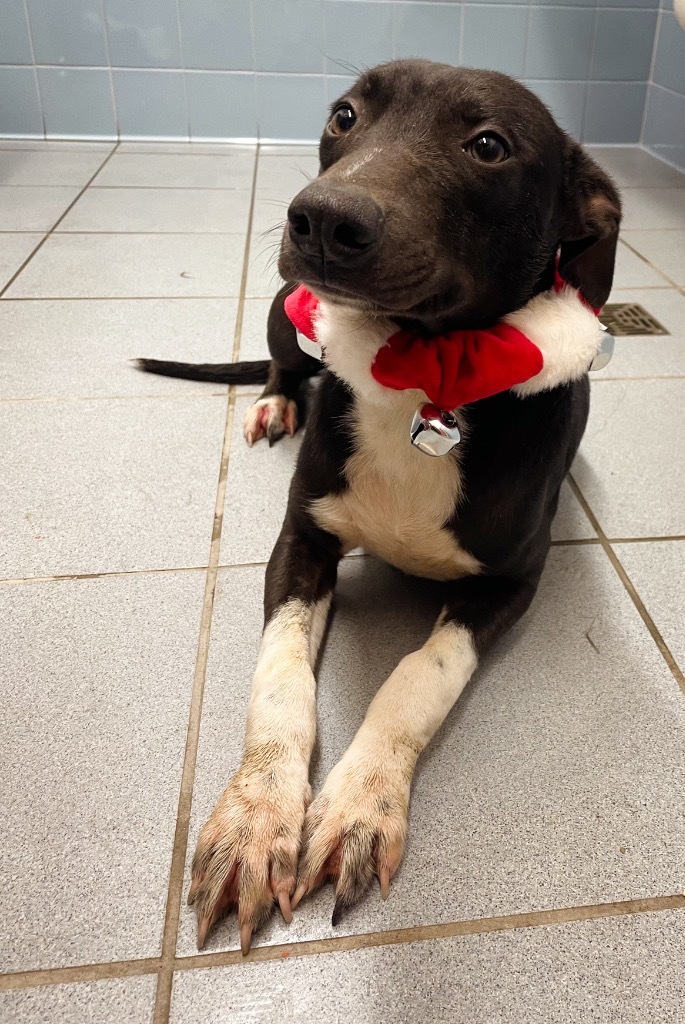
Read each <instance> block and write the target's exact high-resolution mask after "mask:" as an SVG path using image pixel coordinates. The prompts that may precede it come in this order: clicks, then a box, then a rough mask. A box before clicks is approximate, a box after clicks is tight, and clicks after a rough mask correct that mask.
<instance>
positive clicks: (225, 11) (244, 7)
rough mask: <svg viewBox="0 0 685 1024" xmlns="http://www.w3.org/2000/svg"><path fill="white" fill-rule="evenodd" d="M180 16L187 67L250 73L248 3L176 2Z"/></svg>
mask: <svg viewBox="0 0 685 1024" xmlns="http://www.w3.org/2000/svg"><path fill="white" fill-rule="evenodd" d="M179 15H180V20H181V45H182V48H183V60H184V63H185V66H186V67H187V68H211V69H216V70H218V71H251V70H252V68H253V66H254V61H253V55H252V29H251V24H250V2H249V0H228V2H227V0H179Z"/></svg>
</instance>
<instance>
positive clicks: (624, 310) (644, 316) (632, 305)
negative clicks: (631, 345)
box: [599, 302, 669, 338]
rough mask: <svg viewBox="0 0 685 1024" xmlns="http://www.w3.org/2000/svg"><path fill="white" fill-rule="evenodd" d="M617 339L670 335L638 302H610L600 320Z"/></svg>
mask: <svg viewBox="0 0 685 1024" xmlns="http://www.w3.org/2000/svg"><path fill="white" fill-rule="evenodd" d="M599 319H600V320H601V321H602V323H603V324H604V326H605V327H606V329H607V330H608V331H610V332H611V334H613V335H615V336H616V337H617V338H621V337H625V336H626V335H629V334H668V333H669V332H668V331H667V330H666V328H665V327H662V325H661V324H660V323H659V321H658V320H655V318H654V317H653V316H652V314H651V313H648V312H647V310H646V309H643V307H642V306H639V305H638V304H637V302H610V303H608V304H607V305H606V306H605V307H604V309H603V310H602V314H601V316H600V318H599Z"/></svg>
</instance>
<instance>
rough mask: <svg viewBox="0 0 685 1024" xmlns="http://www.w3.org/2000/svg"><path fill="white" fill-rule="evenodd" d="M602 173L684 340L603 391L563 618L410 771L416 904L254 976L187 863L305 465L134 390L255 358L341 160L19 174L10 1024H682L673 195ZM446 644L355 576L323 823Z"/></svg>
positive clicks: (334, 634) (146, 153)
mask: <svg viewBox="0 0 685 1024" xmlns="http://www.w3.org/2000/svg"><path fill="white" fill-rule="evenodd" d="M595 152H596V155H597V156H598V158H599V159H600V161H602V162H603V163H605V165H606V166H607V168H608V169H609V170H610V171H611V172H612V173H614V174H615V175H616V177H617V179H618V182H619V184H620V185H621V186H622V188H623V192H624V197H625V202H626V230H625V233H624V236H623V242H622V244H621V246H620V249H619V259H618V268H617V278H616V289H615V292H614V296H613V298H614V300H616V301H619V300H621V299H624V300H635V301H638V302H640V303H642V304H643V305H644V306H646V307H647V308H648V309H649V310H651V311H652V312H653V313H654V314H655V315H656V316H657V318H658V319H659V320H661V322H662V323H663V324H664V325H665V326H666V328H667V329H668V330H669V331H670V334H669V335H667V336H664V337H658V338H630V339H622V340H619V341H618V343H617V351H616V356H615V358H614V360H613V362H612V363H611V364H610V365H609V367H607V369H606V370H604V371H603V372H601V373H599V374H597V375H596V376H595V378H594V383H593V404H592V415H591V422H590V425H589V428H588V431H587V434H586V437H585V440H584V443H583V447H582V450H581V453H580V455H579V457H578V459H577V462H576V464H575V466H574V468H573V478H572V480H571V481H570V482H569V483H568V484H566V485H565V487H564V491H563V496H562V503H561V509H560V512H559V516H558V518H557V522H556V525H555V546H554V549H553V551H552V553H551V556H550V559H549V564H548V568H547V571H546V573H545V576H544V579H543V583H542V586H541V590H540V594H539V596H538V598H537V600H536V602H535V604H534V606H533V608H532V610H531V612H530V613H529V615H528V616H527V618H526V620H525V622H523V623H521V624H520V625H519V626H518V627H517V628H516V629H515V630H514V631H513V632H512V633H511V634H510V636H509V637H507V639H506V640H505V641H504V642H503V643H502V644H501V645H500V647H499V648H498V650H497V651H496V652H495V653H493V655H492V656H491V657H490V658H489V659H488V660H487V662H486V663H485V664H484V665H483V667H482V668H481V669H480V671H479V672H478V676H477V679H476V680H475V681H474V683H473V685H472V686H470V687H469V689H468V691H467V693H466V694H465V696H464V698H463V700H462V701H461V702H460V703H459V705H458V706H457V708H456V709H455V711H454V712H453V714H452V715H451V716H450V717H449V719H448V721H447V722H446V724H445V726H444V728H443V729H442V730H441V732H440V733H439V735H438V736H437V737H436V739H435V742H434V743H433V744H432V745H431V747H430V749H429V750H428V751H427V753H426V755H425V756H424V758H423V759H422V762H421V765H420V769H419V772H418V775H417V779H416V784H415V788H414V795H413V806H412V819H411V833H410V840H409V845H408V849H407V854H406V859H405V863H404V865H403V867H402V870H401V872H400V874H399V876H398V878H397V880H396V882H395V884H394V888H393V892H392V896H391V898H390V900H388V902H387V903H381V902H380V901H379V899H378V896H377V893H376V892H373V893H371V894H370V896H369V898H368V899H367V900H365V901H364V902H363V903H362V904H361V905H360V906H358V907H357V908H356V909H355V910H354V911H353V912H351V913H349V914H348V915H347V917H346V918H345V919H344V920H343V922H342V924H341V925H340V926H339V927H338V928H337V929H335V930H334V929H332V928H331V925H330V911H331V903H332V900H331V892H330V890H328V889H325V890H323V891H322V892H320V893H319V894H318V895H317V896H316V897H315V898H313V899H312V900H310V901H308V902H307V903H306V904H304V905H303V907H302V909H301V910H300V911H299V912H298V913H297V914H296V916H295V920H294V922H293V924H292V926H291V927H290V928H286V927H285V926H284V925H283V924H282V922H279V920H278V919H277V918H275V917H274V919H273V920H272V921H271V922H270V923H269V924H268V925H267V926H266V927H265V928H264V930H263V931H262V932H261V933H260V934H259V935H258V937H257V942H256V946H255V948H254V950H253V952H252V953H251V954H250V957H249V958H248V960H247V961H245V962H243V961H242V960H241V957H240V955H239V953H238V952H237V934H236V927H235V920H234V919H233V918H229V919H228V920H227V921H225V922H224V923H223V924H222V925H221V926H220V927H218V928H217V929H216V930H215V932H214V933H213V934H212V936H211V939H210V941H209V942H208V945H207V947H206V949H205V950H204V951H203V952H202V953H201V954H198V953H197V950H196V948H195V942H194V920H193V914H192V912H191V911H190V910H189V909H188V908H186V906H185V899H184V898H185V895H186V893H187V887H188V858H189V857H190V855H191V853H192V850H193V847H194V843H195V839H196V837H197V832H198V828H199V826H200V823H201V822H202V820H203V819H204V817H205V816H206V814H207V813H208V811H209V810H210V808H211V806H212V804H213V802H214V800H215V799H216V797H217V796H218V794H219V792H220V790H221V789H222V787H223V785H224V783H225V781H226V780H227V778H228V776H229V774H230V773H231V771H233V770H234V769H235V768H236V766H237V764H238V758H239V756H240V748H241V741H242V728H243V722H244V717H245V706H246V701H247V694H248V688H249V683H250V676H251V672H252V667H253V665H254V659H255V654H256V650H257V645H258V640H259V626H260V614H261V588H262V580H263V574H264V563H265V561H266V559H267V558H268V556H269V553H270V549H271V546H272V544H273V541H274V539H275V536H276V534H277V531H278V529H279V526H280V521H281V517H282V514H283V508H284V502H285V495H286V489H287V486H288V480H289V476H290V473H291V470H292V465H293V460H294V457H295V454H296V452H297V449H298V443H299V439H298V438H295V439H293V440H290V439H288V440H284V441H282V442H281V443H280V444H278V445H277V446H276V447H274V448H273V449H269V448H268V447H264V446H263V445H258V446H257V447H255V448H254V449H253V450H252V451H248V449H247V448H246V447H245V445H244V444H243V441H242V438H241V436H240V420H241V417H242V413H243V410H244V408H245V407H246V405H247V404H248V403H249V402H250V401H251V394H253V393H254V389H252V391H251V389H249V388H242V389H233V390H231V391H230V392H229V393H226V389H223V388H219V387H212V386H206V387H203V386H202V385H198V384H193V383H188V382H183V381H175V380H172V379H165V378H161V377H146V376H143V375H141V374H139V373H137V372H136V371H135V370H134V369H133V368H132V367H131V365H130V363H129V362H128V360H129V359H130V358H131V357H134V356H136V355H142V354H145V355H149V356H157V357H160V358H165V357H166V358H169V357H174V356H180V357H182V358H189V359H196V360H208V361H211V360H226V359H230V358H231V357H232V355H236V354H239V355H241V356H242V357H243V358H255V357H260V356H261V355H262V354H263V353H264V352H265V330H264V326H265V321H266V314H267V310H268V305H269V296H270V295H271V294H272V293H273V290H274V286H275V282H276V275H275V272H274V269H273V262H272V253H273V251H274V246H275V245H276V244H277V241H278V224H279V222H280V221H281V220H282V218H283V216H284V210H285V207H286V205H287V201H288V200H289V198H291V197H292V195H293V194H294V193H295V192H296V191H298V190H299V188H300V187H301V186H302V185H303V184H304V182H305V181H306V176H307V175H312V174H314V173H316V159H315V156H314V154H313V152H312V151H311V150H306V149H302V150H296V149H292V148H291V149H288V150H283V151H279V150H278V149H276V148H274V147H269V149H268V150H265V151H263V152H262V153H261V154H260V155H259V156H258V154H257V153H256V152H255V150H254V149H251V148H248V147H243V148H240V147H233V148H231V147H221V146H210V145H202V146H188V145H186V146H182V145H179V146H172V145H168V144H167V145H159V146H154V145H145V144H126V145H122V146H120V147H118V148H117V147H114V148H112V147H110V146H97V145H94V144H89V145H84V146H79V145H78V144H72V145H69V146H65V145H55V146H54V147H51V146H49V145H45V144H39V143H38V144H36V145H35V147H32V146H31V145H30V144H28V145H26V144H24V145H17V144H13V143H12V142H5V143H0V367H1V369H0V450H1V451H2V464H3V472H2V474H1V479H0V495H1V498H0V505H1V507H2V510H3V511H2V528H1V530H0V577H1V581H0V606H1V609H2V611H1V615H2V622H3V639H2V644H1V646H0V650H1V659H2V685H3V698H4V699H3V716H2V727H1V732H2V742H1V743H0V760H1V762H2V793H3V796H2V809H3V828H2V834H1V836H0V848H2V880H1V882H0V891H1V892H2V894H3V895H2V922H3V928H2V932H1V933H0V972H2V973H1V974H0V1022H2V1024H10V1022H11V1024H24V1022H26V1024H28V1022H31V1024H33V1022H35V1021H41V1022H49V1024H75V1022H81V1021H86V1020H87V1021H97V1022H98V1024H129V1022H130V1024H149V1022H151V1021H154V1022H155V1024H166V1022H167V1021H171V1022H172V1024H195V1022H197V1024H207V1022H210V1021H215V1022H218V1024H223V1022H224V1021H225V1022H229V1021H230V1022H231V1024H276V1022H288V1021H292V1022H294V1024H309V1022H314V1021H320V1020H321V1021H324V1020H325V1021H331V1022H335V1024H380V1022H384V1024H385V1022H386V1021H397V1022H399V1024H423V1022H424V1021H427V1020H432V1021H440V1022H450V1024H452V1022H456V1024H459V1022H464V1024H467V1022H468V1024H476V1022H478V1024H481V1022H482V1024H495V1022H503V1024H514V1022H515V1024H527V1022H532V1024H550V1022H562V1024H567V1022H572V1021H578V1020H589V1019H592V1020H596V1021H600V1022H603V1024H609V1022H612V1024H613V1022H618V1021H621V1022H622V1024H623V1022H640V1024H644V1022H645V1021H648V1020H649V1021H650V1022H676V1021H683V1020H685V1011H683V1006H685V981H684V978H685V972H684V971H683V966H684V964H685V954H684V953H683V949H684V948H685V913H683V912H682V911H683V909H685V896H684V895H683V890H684V888H685V812H684V807H685V800H684V799H683V798H684V796H685V792H684V790H685V777H684V767H683V762H684V758H683V751H684V750H685V701H684V694H683V688H685V682H684V680H683V671H684V670H685V641H684V639H683V638H684V636H685V633H684V630H683V626H684V624H685V584H684V582H683V581H684V580H685V485H684V483H683V479H684V477H683V469H682V467H683V464H684V462H685V430H684V429H683V406H684V403H685V262H684V254H685V231H684V230H683V229H684V227H685V176H682V175H680V174H678V172H676V171H674V170H672V169H671V168H669V167H667V166H666V165H664V164H661V163H659V162H658V161H656V160H655V159H653V158H652V157H650V156H648V155H647V154H646V153H644V152H642V151H641V150H639V149H635V148H633V149H620V148H611V149H609V148H607V149H601V148H598V149H596V150H595ZM255 172H256V175H255ZM253 198H254V204H252V200H253ZM251 211H252V212H251ZM417 587H418V593H419V594H420V595H421V596H422V599H421V600H417V597H416V595H417ZM434 612H435V607H434V599H433V597H432V596H431V592H430V588H423V587H422V585H421V584H416V583H409V582H408V581H407V580H406V579H404V578H402V577H400V576H399V574H397V573H395V572H394V571H392V570H390V569H388V568H387V567H384V566H382V565H380V564H377V563H375V562H374V561H372V560H371V559H367V558H365V557H350V558H348V559H347V560H346V561H345V563H344V565H343V568H342V572H341V579H340V587H339V596H338V610H337V616H336V618H335V621H334V624H333V627H332V629H331V633H330V636H329V639H328V643H327V646H326V650H325V654H324V657H323V662H322V666H321V672H320V710H319V723H320V744H319V746H320V751H319V754H318V758H317V761H316V765H315V768H314V772H313V776H314V777H313V782H314V785H315V787H316V786H319V785H320V784H321V782H322V780H323V779H324V778H325V775H326V773H327V772H328V770H329V769H330V768H331V766H332V765H333V764H334V763H335V762H336V760H337V758H338V757H339V756H340V755H341V753H342V751H343V750H344V749H345V747H346V745H347V743H348V742H349V740H350V739H351V737H352V735H353V733H354V731H355V729H356V727H357V725H358V724H359V722H360V720H361V718H362V716H363V714H364V710H365V708H366V706H367V704H368V702H369V700H370V698H371V695H372V694H373V692H374V690H375V689H376V688H377V686H378V685H379V684H380V683H381V682H382V680H383V679H384V678H385V676H386V675H387V674H388V672H389V671H390V670H391V669H392V668H393V667H394V665H395V663H396V662H397V661H398V659H399V658H400V656H401V655H402V654H404V653H406V652H408V651H409V650H411V649H412V648H413V647H415V646H417V645H418V644H420V643H421V641H422V639H423V638H424V637H425V635H426V633H427V632H428V630H429V629H430V627H431V623H432V619H433V615H434ZM371 623H372V624H373V625H372V627H371V628H370V624H371ZM379 636H382V637H383V642H382V643H378V637H379Z"/></svg>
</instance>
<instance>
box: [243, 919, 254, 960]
mask: <svg viewBox="0 0 685 1024" xmlns="http://www.w3.org/2000/svg"><path fill="white" fill-rule="evenodd" d="M251 941H252V925H251V924H242V925H241V926H240V952H241V953H242V954H243V956H247V954H248V953H249V952H250V942H251Z"/></svg>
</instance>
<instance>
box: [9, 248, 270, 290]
mask: <svg viewBox="0 0 685 1024" xmlns="http://www.w3.org/2000/svg"><path fill="white" fill-rule="evenodd" d="M109 233H110V232H107V234H109ZM65 234H66V232H65ZM60 237H62V236H60ZM27 262H28V261H27ZM17 273H18V271H17ZM15 276H16V275H15ZM10 283H11V282H10ZM8 287H9V284H8ZM237 298H238V296H237V295H230V294H225V295H0V301H2V302H162V301H163V302H188V300H191V301H193V302H197V301H204V302H207V301H208V300H209V299H211V300H212V301H215V300H216V299H237ZM245 298H247V299H270V298H273V295H246V296H245Z"/></svg>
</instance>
